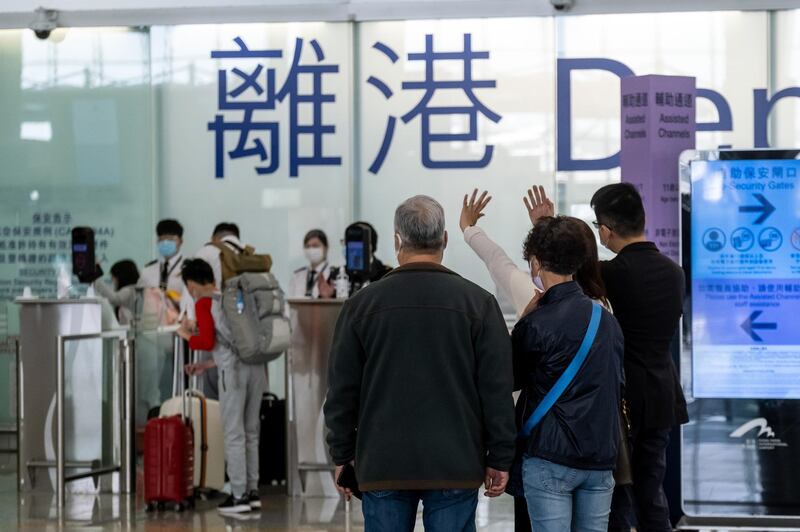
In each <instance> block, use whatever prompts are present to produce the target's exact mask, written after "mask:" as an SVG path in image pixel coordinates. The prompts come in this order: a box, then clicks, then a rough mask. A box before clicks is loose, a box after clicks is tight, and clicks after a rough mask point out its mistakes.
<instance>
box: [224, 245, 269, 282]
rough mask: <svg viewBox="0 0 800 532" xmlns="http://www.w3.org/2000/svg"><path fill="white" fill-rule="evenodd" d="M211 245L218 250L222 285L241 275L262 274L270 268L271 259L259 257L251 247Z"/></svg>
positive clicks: (263, 256)
mask: <svg viewBox="0 0 800 532" xmlns="http://www.w3.org/2000/svg"><path fill="white" fill-rule="evenodd" d="M211 245H212V246H214V247H215V248H217V249H218V250H219V261H220V264H221V265H222V283H221V286H224V285H225V282H226V281H228V280H229V279H233V278H234V277H236V276H237V275H240V274H243V273H263V272H268V271H269V270H270V269H271V268H272V257H271V256H269V255H259V254H257V253H256V252H255V249H253V247H252V246H245V247H243V248H242V247H239V246H237V245H236V244H234V243H233V242H224V243H215V242H211Z"/></svg>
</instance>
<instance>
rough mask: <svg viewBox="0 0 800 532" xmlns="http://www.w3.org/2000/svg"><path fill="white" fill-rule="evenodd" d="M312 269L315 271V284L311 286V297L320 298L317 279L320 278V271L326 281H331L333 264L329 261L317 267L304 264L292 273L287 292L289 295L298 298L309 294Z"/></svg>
mask: <svg viewBox="0 0 800 532" xmlns="http://www.w3.org/2000/svg"><path fill="white" fill-rule="evenodd" d="M310 271H313V272H314V278H313V286H312V287H311V296H310V297H311V298H313V299H317V298H319V285H318V284H317V281H318V279H319V277H318V276H319V274H320V272H321V273H322V276H323V277H324V278H325V280H326V281H329V280H330V277H331V266H330V264H328V261H325V262H323V263H322V264H319V265H317V267H316V268H312V266H310V265H309V266H303V267H302V268H300V269H299V270H295V271H294V273H293V274H292V278H291V280H290V281H289V291H288V293H287V296H288V297H291V298H298V297H306V296H307V293H306V292H307V290H306V288H307V284H308V274H309V272H310Z"/></svg>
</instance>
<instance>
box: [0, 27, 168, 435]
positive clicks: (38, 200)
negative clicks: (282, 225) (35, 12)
mask: <svg viewBox="0 0 800 532" xmlns="http://www.w3.org/2000/svg"><path fill="white" fill-rule="evenodd" d="M149 58H150V37H149V32H148V31H147V30H130V29H126V28H96V29H70V30H63V29H62V30H58V31H57V32H54V35H53V37H52V40H49V41H42V40H39V39H37V38H36V37H35V36H34V35H33V32H31V31H29V30H20V31H0V116H2V120H0V162H2V164H0V429H2V428H6V426H7V425H8V424H10V423H13V418H14V413H15V406H14V405H15V397H16V392H15V389H14V387H13V383H14V379H13V375H14V371H13V364H14V362H13V360H14V359H13V354H14V342H13V340H12V337H13V335H15V334H17V331H18V323H17V321H18V319H17V317H18V315H17V308H16V305H14V303H13V298H14V297H17V296H19V295H21V293H22V290H23V287H24V286H29V287H31V288H32V290H33V292H34V293H35V294H38V295H39V296H42V297H52V296H54V295H55V280H56V272H57V271H58V270H59V269H60V268H62V267H66V264H67V263H68V262H69V242H70V228H71V227H73V226H79V225H88V226H92V227H94V228H95V230H96V234H97V247H98V258H99V259H100V260H101V261H102V263H103V264H104V265H105V266H106V268H108V266H109V265H110V263H111V261H115V260H118V259H122V258H126V257H130V258H132V259H135V260H136V261H137V262H139V263H143V262H145V261H146V260H149V257H150V247H151V242H152V238H151V236H150V231H149V230H148V228H149V227H150V226H151V225H152V221H153V219H154V218H155V217H156V209H155V203H154V197H155V189H154V183H155V180H156V175H155V174H154V172H153V164H154V158H153V136H154V131H155V128H154V123H153V120H152V117H153V108H152V98H151V85H150V59H149Z"/></svg>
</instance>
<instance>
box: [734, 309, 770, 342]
mask: <svg viewBox="0 0 800 532" xmlns="http://www.w3.org/2000/svg"><path fill="white" fill-rule="evenodd" d="M761 314H762V311H760V310H756V311H753V313H752V314H750V317H749V318H747V319H746V320H744V323H742V329H744V332H746V333H747V334H749V335H750V338H752V339H753V340H755V341H756V342H763V341H764V340H762V339H761V337H760V336H759V335H758V334H756V331H758V330H760V331H774V330H776V329H777V328H778V324H777V323H774V322H773V323H756V320H757V319H758V317H759V316H761Z"/></svg>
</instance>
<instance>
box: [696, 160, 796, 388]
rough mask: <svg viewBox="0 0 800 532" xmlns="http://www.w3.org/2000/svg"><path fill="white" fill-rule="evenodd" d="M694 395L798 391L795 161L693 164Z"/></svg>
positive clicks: (724, 161) (736, 161)
mask: <svg viewBox="0 0 800 532" xmlns="http://www.w3.org/2000/svg"><path fill="white" fill-rule="evenodd" d="M691 186H692V191H691V192H692V212H691V244H692V245H691V276H692V278H691V283H692V330H691V334H692V350H693V357H692V360H693V392H694V396H695V397H698V398H712V397H720V398H753V399H755V398H760V399H772V398H784V399H789V398H791V399H797V398H800V161H798V160H794V159H770V160H709V161H693V162H692V164H691Z"/></svg>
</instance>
